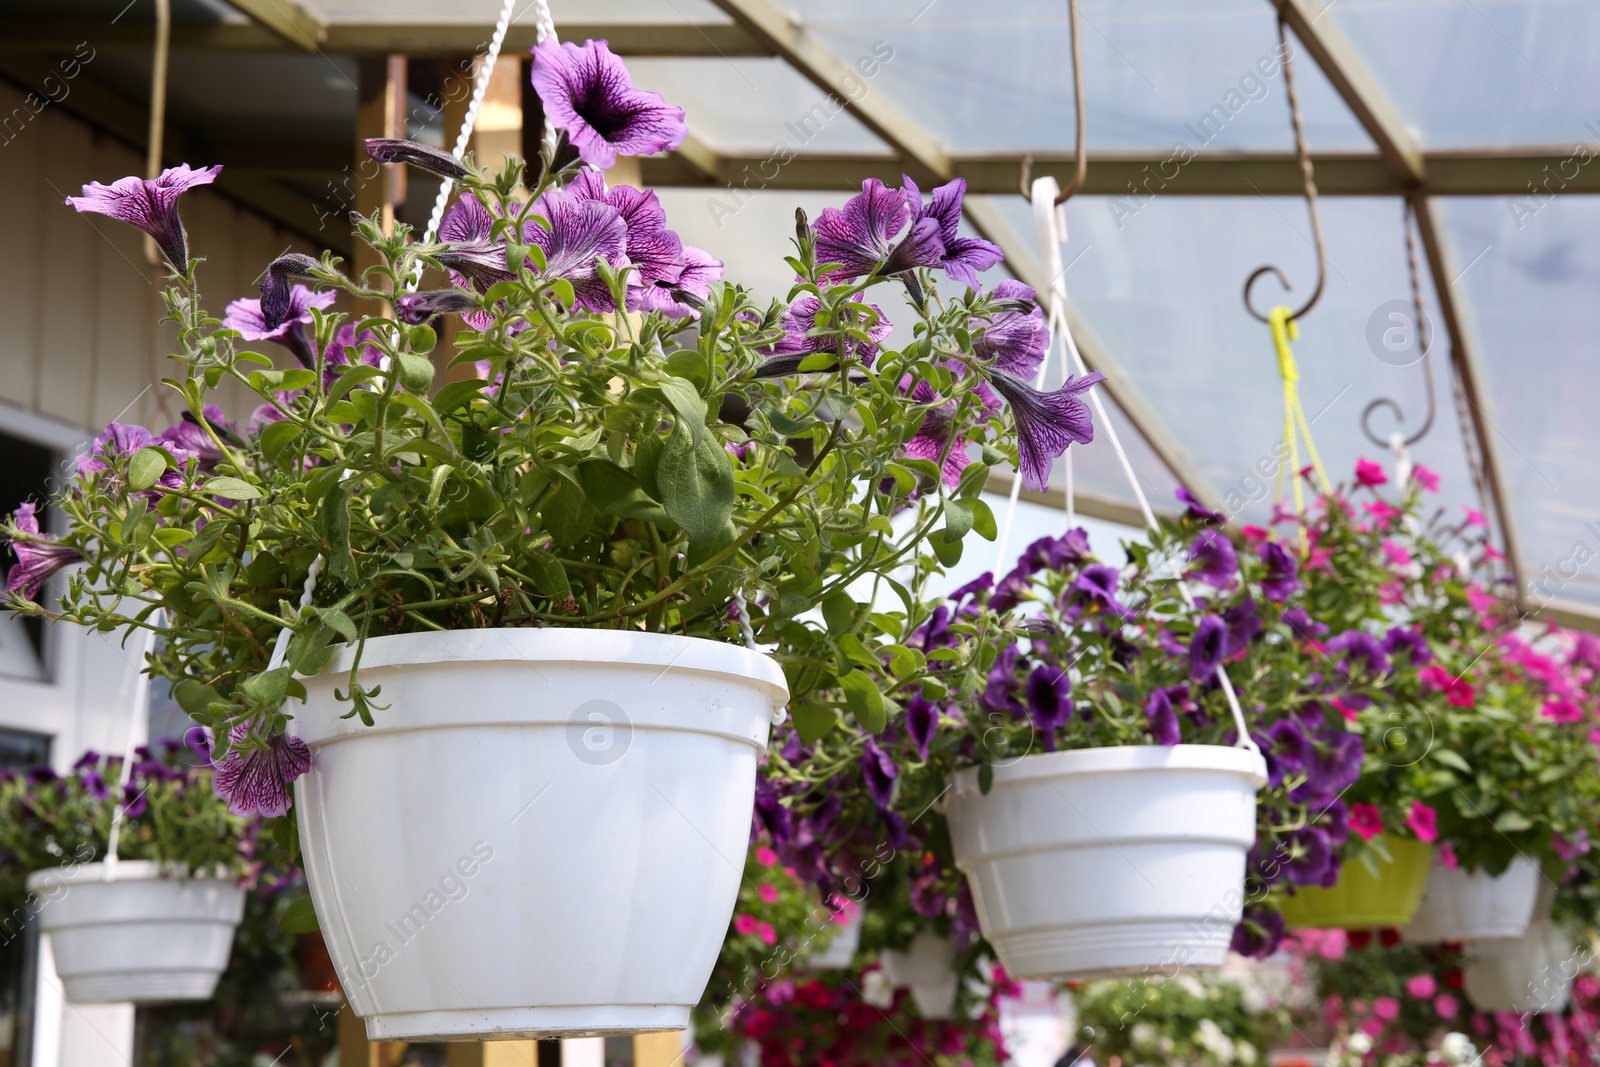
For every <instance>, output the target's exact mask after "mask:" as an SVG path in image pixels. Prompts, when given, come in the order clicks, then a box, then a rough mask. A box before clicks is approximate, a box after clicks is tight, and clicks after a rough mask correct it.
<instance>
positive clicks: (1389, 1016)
mask: <svg viewBox="0 0 1600 1067" xmlns="http://www.w3.org/2000/svg"><path fill="white" fill-rule="evenodd" d="M1372 1014H1373V1015H1376V1016H1377V1017H1378V1018H1380V1019H1382V1020H1383V1021H1384V1022H1394V1021H1395V1020H1396V1019H1398V1018H1400V1002H1399V1001H1398V1000H1396V999H1394V998H1393V997H1376V998H1374V999H1373V1001H1372Z"/></svg>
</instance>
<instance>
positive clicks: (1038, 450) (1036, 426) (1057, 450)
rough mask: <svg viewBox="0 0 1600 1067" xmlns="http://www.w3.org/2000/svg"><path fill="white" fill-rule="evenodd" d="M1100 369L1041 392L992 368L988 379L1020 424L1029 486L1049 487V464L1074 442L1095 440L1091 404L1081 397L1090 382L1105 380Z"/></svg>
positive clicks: (1022, 459) (1024, 478) (1022, 465)
mask: <svg viewBox="0 0 1600 1067" xmlns="http://www.w3.org/2000/svg"><path fill="white" fill-rule="evenodd" d="M1104 380H1105V375H1104V374H1101V373H1100V372H1099V371H1094V372H1092V373H1090V374H1084V375H1081V376H1079V377H1076V378H1068V379H1067V381H1066V384H1064V385H1063V386H1062V387H1061V388H1060V389H1057V390H1056V391H1055V392H1053V393H1041V392H1040V391H1039V390H1037V389H1035V388H1033V387H1032V386H1030V385H1028V384H1027V383H1026V382H1022V381H1019V380H1017V379H1016V378H1013V377H1011V376H1010V375H1009V374H1004V373H1000V372H993V373H991V374H990V375H989V383H990V384H991V385H992V386H994V390H995V392H997V393H999V394H1000V398H1001V399H1002V400H1004V401H1005V402H1006V405H1007V406H1008V407H1010V408H1011V417H1012V418H1013V419H1014V420H1015V421H1016V424H1017V455H1018V460H1019V462H1018V467H1019V468H1020V470H1021V472H1022V484H1023V485H1025V486H1027V487H1028V488H1029V489H1040V490H1042V489H1046V488H1048V487H1049V484H1050V467H1051V465H1052V464H1053V463H1054V462H1055V460H1056V457H1057V456H1060V455H1061V454H1062V453H1064V452H1066V450H1067V446H1068V445H1071V444H1074V443H1076V444H1088V443H1089V442H1090V441H1093V440H1094V422H1093V420H1092V419H1091V418H1090V417H1089V406H1088V405H1087V404H1085V403H1084V402H1083V401H1082V400H1080V399H1078V397H1079V394H1081V393H1083V392H1085V391H1086V390H1087V389H1088V388H1089V387H1090V386H1092V385H1095V384H1096V383H1098V382H1101V381H1104Z"/></svg>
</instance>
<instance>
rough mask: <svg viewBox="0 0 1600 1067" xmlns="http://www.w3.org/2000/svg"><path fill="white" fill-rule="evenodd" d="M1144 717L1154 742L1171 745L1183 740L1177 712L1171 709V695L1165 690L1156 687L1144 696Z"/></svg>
mask: <svg viewBox="0 0 1600 1067" xmlns="http://www.w3.org/2000/svg"><path fill="white" fill-rule="evenodd" d="M1144 717H1145V721H1146V723H1147V724H1148V725H1149V727H1150V736H1151V737H1152V738H1154V739H1155V743H1156V744H1158V745H1168V746H1171V745H1176V744H1178V743H1179V742H1181V741H1182V740H1183V731H1182V730H1181V729H1180V728H1179V725H1178V713H1177V712H1176V711H1175V710H1173V707H1172V696H1171V694H1170V693H1168V691H1167V690H1165V689H1157V690H1155V691H1154V692H1152V693H1151V694H1150V695H1149V696H1148V697H1146V698H1145V702H1144Z"/></svg>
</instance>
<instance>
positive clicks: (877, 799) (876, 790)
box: [858, 737, 900, 811]
mask: <svg viewBox="0 0 1600 1067" xmlns="http://www.w3.org/2000/svg"><path fill="white" fill-rule="evenodd" d="M858 763H859V766H860V767H861V779H862V781H863V782H865V783H866V786H867V795H868V796H870V797H872V802H873V803H874V804H876V805H878V808H879V810H881V811H888V810H889V805H890V803H892V802H893V801H894V785H895V779H896V778H897V777H898V776H899V774H900V771H899V769H898V768H897V767H896V766H895V762H894V760H892V759H890V758H889V754H888V753H887V752H885V751H883V749H881V748H879V747H878V743H877V742H876V741H874V740H873V739H872V738H870V737H869V738H867V740H866V743H865V744H864V745H863V746H862V748H861V759H860V760H859V761H858Z"/></svg>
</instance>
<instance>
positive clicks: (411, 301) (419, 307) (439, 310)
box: [394, 289, 478, 326]
mask: <svg viewBox="0 0 1600 1067" xmlns="http://www.w3.org/2000/svg"><path fill="white" fill-rule="evenodd" d="M477 306H478V302H477V300H475V299H473V297H472V294H470V293H464V292H462V291H461V290H459V289H434V290H430V291H429V292H425V293H405V294H402V295H401V296H399V297H397V298H396V299H395V302H394V310H395V314H396V315H398V316H400V321H401V322H404V323H408V324H410V325H412V326H419V325H421V324H422V323H424V322H427V321H428V320H429V319H431V318H433V317H434V316H435V315H448V314H450V313H452V312H456V313H460V312H466V311H472V310H474V309H476V308H477Z"/></svg>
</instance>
